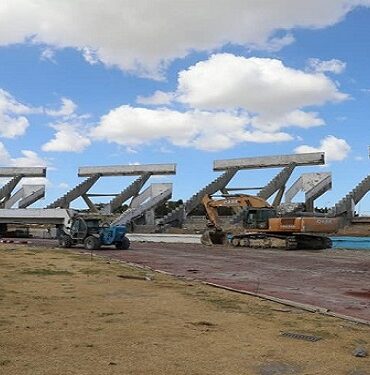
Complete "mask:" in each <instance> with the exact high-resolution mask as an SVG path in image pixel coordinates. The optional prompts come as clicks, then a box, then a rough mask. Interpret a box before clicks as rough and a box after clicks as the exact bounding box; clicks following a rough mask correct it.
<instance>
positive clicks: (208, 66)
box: [178, 53, 347, 114]
mask: <svg viewBox="0 0 370 375" xmlns="http://www.w3.org/2000/svg"><path fill="white" fill-rule="evenodd" d="M346 98H347V95H346V94H343V93H341V92H340V91H339V90H338V88H337V87H336V85H335V83H334V82H333V81H331V80H330V79H329V78H328V77H326V76H324V75H323V74H313V73H306V72H303V71H301V70H297V69H292V68H289V67H287V66H285V65H284V64H283V63H282V62H281V61H280V60H277V59H268V58H258V57H251V58H245V57H242V56H235V55H232V54H229V53H222V54H217V55H212V56H211V57H210V58H209V59H208V60H205V61H200V62H198V63H197V64H195V65H193V66H191V67H190V68H189V69H187V70H183V71H181V72H180V73H179V79H178V100H180V101H181V102H183V103H186V104H188V105H190V106H192V107H196V108H201V109H225V108H228V109H235V108H244V109H246V110H248V111H250V112H254V113H271V114H284V113H287V112H291V111H293V110H295V109H297V108H301V107H305V106H312V105H322V104H324V103H326V102H330V101H333V102H335V101H341V100H344V99H346Z"/></svg>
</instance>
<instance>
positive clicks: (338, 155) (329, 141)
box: [294, 135, 351, 163]
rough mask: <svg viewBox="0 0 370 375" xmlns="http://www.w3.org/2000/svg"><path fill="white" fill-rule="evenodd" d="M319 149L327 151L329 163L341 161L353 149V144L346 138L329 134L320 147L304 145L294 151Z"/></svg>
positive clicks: (315, 150) (298, 152) (299, 152)
mask: <svg viewBox="0 0 370 375" xmlns="http://www.w3.org/2000/svg"><path fill="white" fill-rule="evenodd" d="M318 151H323V152H325V160H326V162H327V163H330V162H332V161H340V160H343V159H345V158H346V157H347V156H348V154H349V152H350V151H351V146H350V145H349V144H348V143H347V141H346V140H345V139H341V138H336V137H334V136H333V135H328V136H326V137H325V138H323V139H322V140H321V141H320V146H319V147H312V146H308V145H302V146H299V147H297V148H296V149H295V150H294V152H296V153H297V154H301V153H305V152H318Z"/></svg>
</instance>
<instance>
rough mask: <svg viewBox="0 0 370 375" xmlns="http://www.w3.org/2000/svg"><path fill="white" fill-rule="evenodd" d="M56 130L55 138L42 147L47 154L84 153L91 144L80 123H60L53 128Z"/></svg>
mask: <svg viewBox="0 0 370 375" xmlns="http://www.w3.org/2000/svg"><path fill="white" fill-rule="evenodd" d="M51 127H52V128H54V129H55V130H56V133H55V134H54V138H53V139H51V140H50V141H48V142H47V143H45V144H44V145H43V146H42V150H43V151H46V152H52V151H54V152H82V151H83V150H85V149H86V148H87V147H88V146H89V145H90V144H91V141H90V139H89V138H88V137H87V136H86V135H85V133H84V126H83V125H81V124H80V123H71V124H69V123H58V124H54V125H52V126H51Z"/></svg>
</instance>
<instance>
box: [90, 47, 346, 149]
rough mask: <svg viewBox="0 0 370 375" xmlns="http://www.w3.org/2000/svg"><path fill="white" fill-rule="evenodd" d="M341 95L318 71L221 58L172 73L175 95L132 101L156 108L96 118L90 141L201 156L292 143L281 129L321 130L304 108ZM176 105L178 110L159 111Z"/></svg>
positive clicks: (119, 111) (336, 99)
mask: <svg viewBox="0 0 370 375" xmlns="http://www.w3.org/2000/svg"><path fill="white" fill-rule="evenodd" d="M347 97H348V96H347V95H346V94H344V93H342V92H340V91H339V89H338V88H337V86H336V84H335V83H334V82H333V81H332V80H330V79H329V78H328V77H326V76H325V75H324V74H323V73H308V72H304V71H302V70H298V69H292V68H289V67H287V66H285V65H284V64H283V63H282V62H281V61H280V60H277V59H268V58H256V57H251V58H245V57H242V56H235V55H232V54H228V53H221V54H216V55H212V56H211V57H210V58H209V59H207V60H205V61H201V62H198V63H196V64H195V65H193V66H191V67H189V68H188V69H187V70H183V71H181V72H179V75H178V84H177V89H176V90H175V92H168V93H166V92H163V91H156V92H155V93H154V94H153V95H152V96H150V97H146V98H143V97H139V98H138V99H137V101H138V102H140V103H141V104H151V105H157V106H158V107H157V108H155V109H146V108H140V107H133V106H129V105H122V106H120V107H118V108H115V109H113V110H111V111H110V112H109V113H108V114H107V115H105V116H103V117H102V118H101V121H100V124H99V125H98V126H97V127H95V128H94V129H93V130H92V132H91V136H92V137H93V138H94V139H101V140H102V139H103V140H107V141H108V142H115V143H118V144H121V145H126V146H135V145H140V144H145V143H149V142H152V141H155V140H159V139H165V140H167V141H168V142H170V143H172V144H173V145H176V146H186V147H195V148H198V149H202V150H209V151H214V150H224V149H228V148H231V147H233V146H234V145H236V144H239V143H241V142H260V143H262V142H265V143H268V142H282V141H289V140H291V139H293V137H292V136H291V135H289V134H288V133H285V132H282V129H284V128H288V127H293V126H295V127H300V128H311V127H315V126H322V125H324V124H325V121H324V120H323V119H322V118H320V116H319V114H318V112H313V111H305V110H304V108H305V107H312V106H321V105H324V104H326V103H328V102H340V101H343V100H345V99H347ZM179 103H180V104H183V105H185V109H184V110H183V111H179V110H173V109H170V108H172V107H170V108H168V107H167V108H166V107H163V105H164V104H167V105H176V104H177V105H178V104H179ZM161 106H162V107H161Z"/></svg>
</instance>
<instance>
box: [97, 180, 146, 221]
mask: <svg viewBox="0 0 370 375" xmlns="http://www.w3.org/2000/svg"><path fill="white" fill-rule="evenodd" d="M150 176H151V173H144V174H142V175H141V176H140V177H139V178H137V179H136V180H135V181H134V182H133V183H132V184H131V185H129V186H128V187H127V188H126V189H124V190H123V191H122V192H121V193H120V194H118V195H117V196H116V197H114V198H113V199H112V200H111V201H110V202H109V203H108V204H107V206H105V207H104V209H103V212H104V213H107V214H108V213H114V212H116V211H117V210H118V209H119V208H120V207H121V206H122V204H123V203H124V202H126V201H127V200H128V199H130V198H132V197H134V196H136V195H138V194H139V192H140V190H141V189H142V187H143V186H144V185H145V183H146V182H147V181H148V179H149V178H150Z"/></svg>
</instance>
